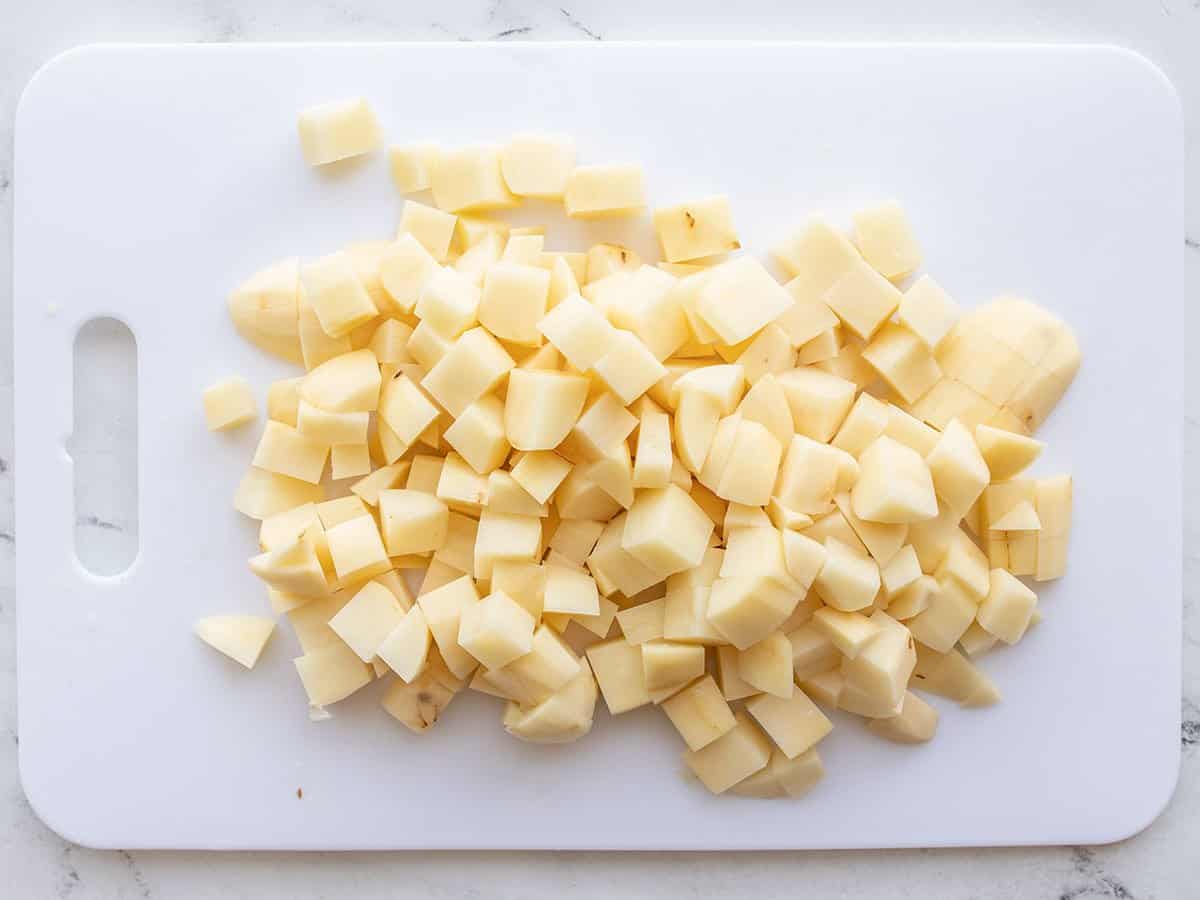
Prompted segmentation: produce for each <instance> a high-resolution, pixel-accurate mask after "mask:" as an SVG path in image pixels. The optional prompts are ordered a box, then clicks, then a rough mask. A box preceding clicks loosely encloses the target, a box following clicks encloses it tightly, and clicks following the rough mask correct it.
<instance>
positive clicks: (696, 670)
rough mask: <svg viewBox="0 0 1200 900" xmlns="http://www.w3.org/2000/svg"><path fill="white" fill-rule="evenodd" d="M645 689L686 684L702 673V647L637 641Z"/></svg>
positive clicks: (654, 641)
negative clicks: (640, 651) (640, 650)
mask: <svg viewBox="0 0 1200 900" xmlns="http://www.w3.org/2000/svg"><path fill="white" fill-rule="evenodd" d="M640 646H641V648H642V675H643V678H644V679H645V682H646V690H647V691H662V690H665V689H668V688H673V687H678V686H680V685H684V684H687V683H688V682H690V681H692V680H693V679H696V678H699V677H700V676H701V675H703V674H704V648H703V647H701V646H698V645H696V644H679V643H675V642H674V641H664V640H653V641H645V642H644V643H642V644H640Z"/></svg>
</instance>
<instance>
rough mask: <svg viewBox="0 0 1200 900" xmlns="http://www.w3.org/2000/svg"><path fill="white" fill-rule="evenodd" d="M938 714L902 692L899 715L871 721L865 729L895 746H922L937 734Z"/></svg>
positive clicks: (927, 705)
mask: <svg viewBox="0 0 1200 900" xmlns="http://www.w3.org/2000/svg"><path fill="white" fill-rule="evenodd" d="M937 724H938V712H937V710H936V709H934V708H933V707H932V706H930V705H929V704H928V703H926V702H925V701H924V700H922V699H921V698H920V697H918V696H917V695H916V694H914V693H912V692H911V691H905V692H904V701H903V703H902V704H901V705H900V715H898V716H892V717H890V718H887V719H871V720H870V721H869V722H867V728H868V729H869V730H870V731H871V732H872V733H873V734H876V735H878V736H879V737H881V738H885V739H886V740H889V741H894V742H895V743H897V744H923V743H925V742H926V741H930V740H932V739H933V736H934V734H935V733H936V732H937Z"/></svg>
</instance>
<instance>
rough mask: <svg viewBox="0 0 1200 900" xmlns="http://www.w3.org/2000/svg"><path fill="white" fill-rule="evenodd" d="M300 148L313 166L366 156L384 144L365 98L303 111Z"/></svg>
mask: <svg viewBox="0 0 1200 900" xmlns="http://www.w3.org/2000/svg"><path fill="white" fill-rule="evenodd" d="M297 127H298V129H299V132H300V149H301V151H302V152H303V153H304V161H305V162H307V163H308V164H309V165H310V166H324V165H327V164H328V163H332V162H337V161H338V160H342V159H349V158H350V157H352V156H362V155H363V154H364V153H370V152H371V151H372V150H375V149H376V148H377V147H378V146H379V143H380V140H381V137H380V132H379V123H378V122H377V121H376V120H375V113H374V112H372V111H371V107H370V105H369V104H368V103H367V101H366V100H364V99H363V98H362V97H355V98H353V99H351V100H339V101H336V102H333V103H322V104H319V105H317V106H310V107H308V108H306V109H303V110H301V111H300V118H299V120H298V122H297Z"/></svg>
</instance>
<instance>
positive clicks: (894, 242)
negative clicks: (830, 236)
mask: <svg viewBox="0 0 1200 900" xmlns="http://www.w3.org/2000/svg"><path fill="white" fill-rule="evenodd" d="M854 240H855V243H857V244H858V249H859V250H860V251H861V252H862V255H863V258H864V259H865V260H866V261H867V262H868V263H870V265H871V266H872V268H874V269H875V270H876V271H877V272H879V273H880V274H881V275H883V276H884V277H885V278H890V279H893V280H895V279H900V278H903V277H904V276H905V275H908V274H910V273H911V272H913V271H914V270H915V269H916V268H917V267H918V266H919V265H921V248H920V246H919V245H918V244H917V239H916V237H915V236H914V235H913V233H912V227H911V226H910V225H909V222H908V217H907V216H906V215H905V214H904V210H903V209H902V208H901V206H900V204H899V203H896V202H895V201H894V200H892V201H888V202H886V203H881V204H880V205H878V206H873V207H870V208H868V209H863V210H859V211H858V212H857V213H855V214H854Z"/></svg>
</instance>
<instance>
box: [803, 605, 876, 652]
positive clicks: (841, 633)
mask: <svg viewBox="0 0 1200 900" xmlns="http://www.w3.org/2000/svg"><path fill="white" fill-rule="evenodd" d="M812 624H813V626H814V627H815V628H817V629H819V630H820V631H821V632H822V633H823V634H824V635H825V636H826V637H828V638H829V640H830V641H832V642H833V645H834V646H835V647H837V649H838V650H839V652H841V654H842V655H843V656H845V657H846V658H847V659H853V658H854V657H856V656H857V655H858V654H859V653H861V652H862V649H863V648H864V647H865V646H867V644H868V643H870V641H871V640H872V638H874V637H875V636H876V635H877V634H879V631H880V625H879V623H878V622H876V621H873V620H872V619H870V618H868V617H867V616H864V615H863V614H862V613H858V612H843V611H841V610H839V609H835V608H833V607H831V606H827V607H824V608H822V609H818V610H817V611H816V612H815V613H813V617H812Z"/></svg>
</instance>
